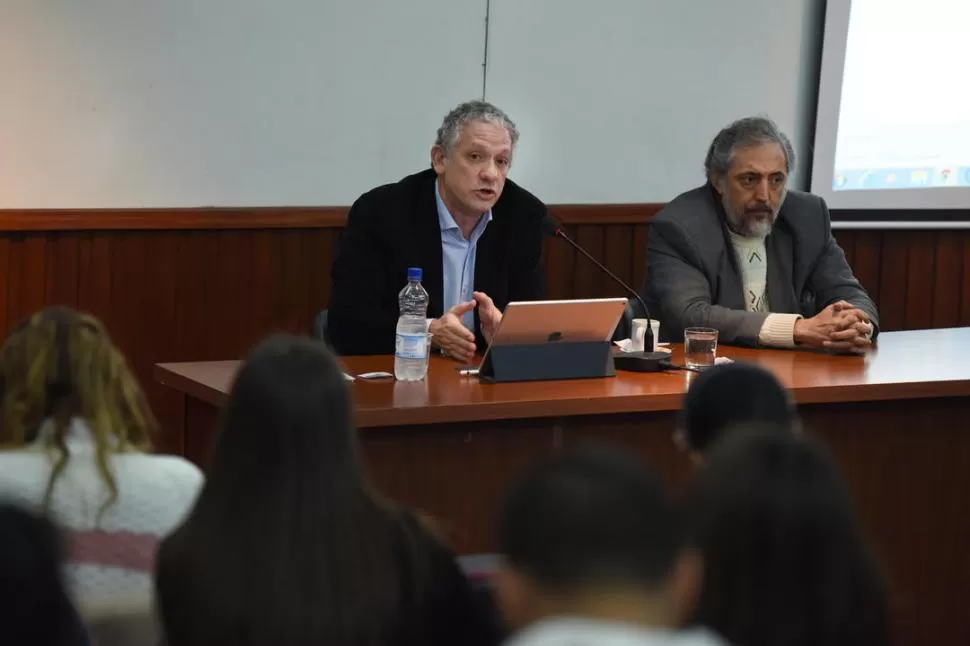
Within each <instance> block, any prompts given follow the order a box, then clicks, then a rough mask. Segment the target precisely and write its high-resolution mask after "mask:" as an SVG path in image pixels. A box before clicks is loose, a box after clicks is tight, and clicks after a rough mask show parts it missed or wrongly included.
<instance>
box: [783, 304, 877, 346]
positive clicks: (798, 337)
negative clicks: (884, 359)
mask: <svg viewBox="0 0 970 646" xmlns="http://www.w3.org/2000/svg"><path fill="white" fill-rule="evenodd" d="M871 329H872V328H871V324H870V323H869V321H868V317H867V316H866V315H865V313H864V312H862V311H861V310H859V309H856V308H854V307H853V306H852V305H850V304H849V303H846V302H844V301H840V302H838V303H832V304H831V305H829V306H828V307H826V308H825V309H824V310H822V311H821V312H819V313H818V314H816V315H815V316H813V317H812V318H809V319H799V320H798V321H796V322H795V330H794V334H793V338H794V340H795V343H796V344H798V345H801V346H807V347H810V348H825V349H828V350H836V351H859V350H863V349H865V348H867V347H869V346H870V345H872V341H871V339H870V338H869V336H868V335H867V332H868V331H871Z"/></svg>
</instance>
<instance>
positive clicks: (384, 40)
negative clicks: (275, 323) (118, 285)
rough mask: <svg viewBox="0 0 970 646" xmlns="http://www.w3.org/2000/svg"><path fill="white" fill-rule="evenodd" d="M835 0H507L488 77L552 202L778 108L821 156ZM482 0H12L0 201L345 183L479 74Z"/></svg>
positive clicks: (295, 190)
mask: <svg viewBox="0 0 970 646" xmlns="http://www.w3.org/2000/svg"><path fill="white" fill-rule="evenodd" d="M818 2H819V0H787V1H786V2H783V3H779V2H776V1H770V0H731V2H727V1H726V0H676V1H675V0H597V1H596V2H592V1H591V0H586V1H585V2H580V1H579V0H492V1H491V28H490V32H489V62H488V68H487V84H488V85H487V98H488V99H489V100H492V101H494V102H496V103H497V104H498V105H500V106H501V107H503V108H505V109H506V110H508V111H509V112H510V114H511V115H512V117H513V118H514V119H515V120H516V121H517V122H518V124H519V126H520V129H521V131H522V142H521V146H520V150H519V153H518V155H517V158H516V160H515V163H514V167H513V171H512V176H513V178H515V179H517V180H519V181H521V182H522V183H523V184H525V185H526V186H527V187H528V188H530V189H531V190H533V191H534V192H536V193H537V194H538V195H539V196H540V197H542V198H543V199H545V200H546V201H547V202H550V203H564V202H631V201H665V200H668V199H670V198H671V197H672V196H673V195H675V194H676V193H677V192H679V191H682V190H684V189H686V188H689V187H691V186H694V185H697V184H699V183H700V182H701V181H702V174H701V163H702V159H703V155H704V152H705V150H706V147H707V144H708V142H709V141H710V138H711V137H712V136H713V135H714V134H715V133H716V131H717V130H718V128H720V127H721V126H723V125H724V124H725V123H727V122H728V121H730V120H732V119H734V118H736V117H739V116H744V115H747V114H752V113H767V114H770V115H771V116H773V117H774V118H775V119H776V120H777V121H778V122H779V123H780V124H781V125H782V126H783V127H785V128H786V129H788V130H789V131H791V132H792V133H793V135H794V139H795V141H796V145H797V147H798V150H799V152H800V153H802V154H803V156H804V155H805V153H806V152H807V151H806V145H807V137H808V132H809V127H808V126H809V124H808V119H809V115H811V114H812V112H811V110H810V106H811V105H812V104H813V103H814V74H813V70H814V69H815V68H816V67H817V56H818V52H816V51H814V49H815V45H814V41H815V39H814V36H813V35H812V30H813V29H815V28H816V27H818V25H816V24H815V22H817V21H814V20H812V19H810V18H811V17H812V15H813V14H814V13H816V12H817V8H816V5H817V4H818ZM484 39H485V0H417V1H414V2H404V1H402V0H275V1H274V0H164V1H162V0H84V1H83V2H76V1H73V0H3V1H2V2H0V208H54V207H75V208H84V207H91V208H103V207H132V206H156V207H177V206H205V205H237V206H253V205H333V204H349V203H350V202H351V201H352V200H353V199H354V198H355V197H356V196H357V195H359V194H360V193H361V192H362V191H364V190H366V189H368V188H370V187H372V186H375V185H377V184H380V183H384V182H388V181H394V180H396V179H398V178H400V177H401V176H403V175H405V174H407V173H409V172H414V171H415V170H418V169H420V168H423V167H425V166H426V165H427V163H428V150H429V147H430V145H431V142H432V140H433V137H434V131H435V129H436V128H437V126H438V125H439V123H440V120H441V117H442V116H443V115H444V113H445V112H447V110H448V109H450V108H451V107H453V106H454V105H455V104H457V103H458V102H460V101H462V100H465V99H468V98H474V97H478V96H480V95H481V89H482V63H483V56H484V52H483V50H484V47H483V44H484Z"/></svg>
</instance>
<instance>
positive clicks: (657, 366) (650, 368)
mask: <svg viewBox="0 0 970 646" xmlns="http://www.w3.org/2000/svg"><path fill="white" fill-rule="evenodd" d="M542 232H543V233H545V234H546V235H547V236H550V237H552V238H562V239H563V240H565V241H566V242H567V243H569V246H571V247H572V248H573V249H575V250H576V251H578V252H579V253H581V254H582V255H583V256H585V257H586V259H587V260H589V261H590V262H591V263H593V264H594V265H596V266H597V267H598V268H599V269H600V271H602V272H603V273H604V274H606V275H607V276H609V277H610V278H611V279H613V282H615V283H616V284H617V285H619V286H620V287H622V288H623V290H624V291H625V292H626V293H627V294H629V295H630V296H633V298H634V299H636V301H637V302H638V303H639V304H640V307H642V308H643V314H644V316H646V317H647V329H646V330H645V331H644V332H643V347H644V348H653V329H652V328H651V327H650V310H649V309H648V308H647V304H646V302H644V300H643V298H641V297H640V294H639V293H638V292H637V290H635V289H633V288H632V287H630V286H629V285H627V284H626V283H625V282H624V281H623V280H622V279H621V278H620V277H619V276H617V275H616V274H614V273H613V272H612V271H610V270H609V269H608V268H607V267H606V265H604V264H603V263H601V262H600V261H599V260H597V259H596V258H594V257H593V256H592V254H590V253H589V252H588V251H586V250H585V249H583V248H582V247H581V246H580V245H579V243H577V242H576V241H575V240H573V239H572V238H570V237H569V236H568V235H566V232H565V231H563V228H562V225H561V224H560V223H559V222H558V221H556V219H555V218H554V217H552V216H551V215H549V214H548V213H546V214H545V215H544V216H543V217H542ZM669 361H670V356H669V355H668V354H667V353H666V352H652V351H650V352H623V353H620V354H617V355H615V356H614V357H613V363H614V364H615V365H616V367H617V368H618V369H620V370H628V371H631V372H660V371H661V370H664V369H665V367H669V366H665V365H664V364H669Z"/></svg>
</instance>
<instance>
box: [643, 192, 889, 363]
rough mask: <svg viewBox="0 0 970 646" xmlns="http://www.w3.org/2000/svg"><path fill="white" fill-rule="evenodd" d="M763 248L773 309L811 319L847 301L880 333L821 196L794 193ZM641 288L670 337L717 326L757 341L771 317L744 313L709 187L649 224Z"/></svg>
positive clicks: (739, 340)
mask: <svg viewBox="0 0 970 646" xmlns="http://www.w3.org/2000/svg"><path fill="white" fill-rule="evenodd" d="M765 246H766V248H767V251H768V287H767V290H768V303H769V305H770V307H771V311H772V312H776V313H791V314H801V315H802V316H805V317H812V316H815V315H816V314H818V313H819V312H820V311H821V310H823V309H824V308H825V307H826V306H828V305H830V304H832V303H834V302H836V301H840V300H844V301H848V302H849V303H852V304H853V305H854V306H856V307H858V308H859V309H860V310H862V311H864V312H865V313H866V314H868V315H869V317H870V318H871V319H872V324H873V327H874V329H873V338H875V335H876V334H878V330H879V320H878V313H877V311H876V305H875V304H874V303H873V302H872V299H871V298H869V295H868V294H867V293H866V290H865V289H863V288H862V285H860V284H859V281H858V280H856V278H855V276H853V275H852V269H850V268H849V264H848V263H847V262H846V260H845V254H844V253H843V252H842V249H841V247H839V245H838V243H836V241H835V238H834V237H833V236H832V227H831V221H830V219H829V211H828V207H827V206H826V205H825V201H824V200H822V198H820V197H818V196H815V195H812V194H810V193H802V192H800V191H789V192H788V196H787V197H786V198H785V202H784V204H782V207H781V212H780V213H779V214H778V220H777V221H776V222H775V226H774V228H773V230H772V232H771V234H770V235H769V236H768V238H767V240H766V241H765ZM641 292H642V296H643V298H644V300H645V301H646V303H647V306H648V307H649V308H650V313H651V315H652V316H653V318H656V319H659V320H660V338H661V339H663V340H667V341H680V340H681V339H683V331H684V328H685V327H694V326H698V327H712V328H717V329H718V330H719V331H720V335H719V339H720V341H721V342H723V343H732V344H738V345H750V346H754V345H757V344H758V333H759V332H760V331H761V326H762V324H763V323H764V321H765V318H767V316H768V315H767V314H764V313H758V312H748V311H746V310H745V301H744V288H743V283H742V278H741V271H740V269H739V267H738V259H737V254H736V253H735V252H734V247H733V246H732V245H731V241H730V237H729V235H728V229H727V225H726V223H725V221H724V215H723V208H722V207H721V205H720V200H719V199H718V198H717V195H716V194H715V193H714V190H713V188H712V187H711V186H710V185H704V186H701V187H700V188H695V189H694V190H692V191H688V192H686V193H683V194H681V195H679V196H678V197H677V198H675V199H674V200H673V201H672V202H670V203H669V204H668V205H667V206H665V207H664V208H663V209H662V210H661V211H660V213H658V214H657V216H656V217H655V218H654V219H653V221H652V222H651V224H650V230H649V233H648V237H647V276H646V279H645V280H644V283H643V288H642V289H641Z"/></svg>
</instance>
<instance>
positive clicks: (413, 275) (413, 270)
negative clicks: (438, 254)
mask: <svg viewBox="0 0 970 646" xmlns="http://www.w3.org/2000/svg"><path fill="white" fill-rule="evenodd" d="M421 273H422V272H421V268H420V267H408V280H417V281H420V280H421Z"/></svg>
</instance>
